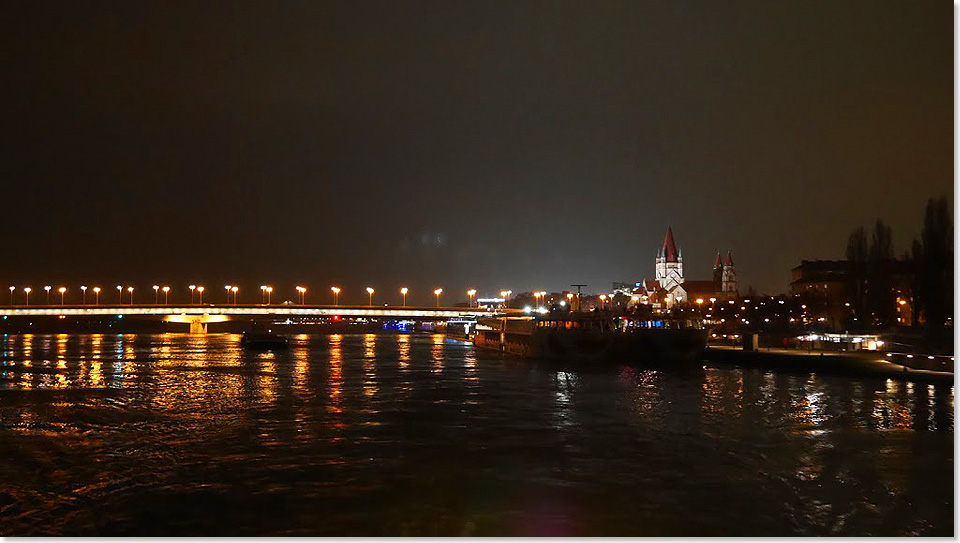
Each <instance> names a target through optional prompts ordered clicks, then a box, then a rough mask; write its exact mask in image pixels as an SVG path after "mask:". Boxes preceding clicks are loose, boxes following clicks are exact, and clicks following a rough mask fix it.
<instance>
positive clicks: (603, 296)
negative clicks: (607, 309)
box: [600, 294, 607, 309]
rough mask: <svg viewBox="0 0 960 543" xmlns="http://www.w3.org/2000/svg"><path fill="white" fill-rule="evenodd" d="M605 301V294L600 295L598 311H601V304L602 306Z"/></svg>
mask: <svg viewBox="0 0 960 543" xmlns="http://www.w3.org/2000/svg"><path fill="white" fill-rule="evenodd" d="M606 301H607V295H606V294H601V295H600V309H603V304H604V302H606Z"/></svg>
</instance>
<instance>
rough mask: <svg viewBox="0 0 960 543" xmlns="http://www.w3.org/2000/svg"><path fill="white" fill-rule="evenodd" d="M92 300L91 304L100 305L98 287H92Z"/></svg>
mask: <svg viewBox="0 0 960 543" xmlns="http://www.w3.org/2000/svg"><path fill="white" fill-rule="evenodd" d="M93 295H94V302H93V305H100V287H93Z"/></svg>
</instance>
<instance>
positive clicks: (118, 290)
mask: <svg viewBox="0 0 960 543" xmlns="http://www.w3.org/2000/svg"><path fill="white" fill-rule="evenodd" d="M117 297H118V298H119V300H120V305H123V287H122V286H121V285H117Z"/></svg>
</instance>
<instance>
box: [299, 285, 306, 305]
mask: <svg viewBox="0 0 960 543" xmlns="http://www.w3.org/2000/svg"><path fill="white" fill-rule="evenodd" d="M306 293H307V289H305V288H304V287H301V286H297V297H298V298H299V301H300V305H304V304H305V303H306Z"/></svg>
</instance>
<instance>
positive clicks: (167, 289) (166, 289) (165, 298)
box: [163, 287, 170, 305]
mask: <svg viewBox="0 0 960 543" xmlns="http://www.w3.org/2000/svg"><path fill="white" fill-rule="evenodd" d="M169 296H170V287H163V305H167V303H168V302H169V300H170V298H169Z"/></svg>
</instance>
